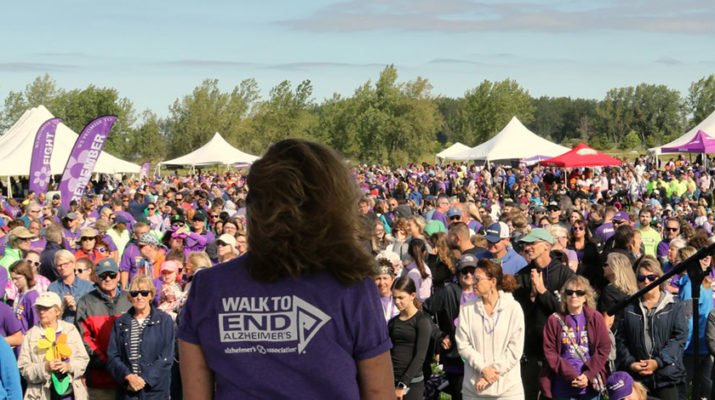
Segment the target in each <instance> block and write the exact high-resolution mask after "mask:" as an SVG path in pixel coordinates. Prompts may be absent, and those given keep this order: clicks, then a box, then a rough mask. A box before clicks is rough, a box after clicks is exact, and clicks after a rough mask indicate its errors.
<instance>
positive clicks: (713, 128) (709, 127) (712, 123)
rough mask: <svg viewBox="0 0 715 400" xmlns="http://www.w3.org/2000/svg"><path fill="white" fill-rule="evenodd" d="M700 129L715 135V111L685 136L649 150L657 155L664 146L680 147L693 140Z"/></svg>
mask: <svg viewBox="0 0 715 400" xmlns="http://www.w3.org/2000/svg"><path fill="white" fill-rule="evenodd" d="M698 131H703V132H705V133H707V134H709V135H711V136H715V112H713V113H712V114H710V115H708V117H707V118H705V119H704V120H702V121H701V122H700V123H699V124H697V125H695V126H694V127H693V129H691V130H689V131H687V132H686V133H685V134H684V135H683V136H681V137H679V138H677V139H675V140H673V141H672V142H670V143H666V144H664V145H661V146H658V147H653V148H651V149H648V151H650V152H651V153H653V154H655V155H656V156H657V155H660V153H661V151H660V149H662V148H663V147H680V146H682V145H684V144H685V143H688V142H689V141H690V140H692V139H693V137H694V136H695V134H696V133H698Z"/></svg>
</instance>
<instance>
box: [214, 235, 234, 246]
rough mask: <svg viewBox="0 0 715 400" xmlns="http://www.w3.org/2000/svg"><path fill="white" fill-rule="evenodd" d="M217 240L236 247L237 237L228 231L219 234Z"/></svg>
mask: <svg viewBox="0 0 715 400" xmlns="http://www.w3.org/2000/svg"><path fill="white" fill-rule="evenodd" d="M216 242H223V243H226V244H228V245H230V246H231V247H236V238H235V237H233V236H231V235H229V234H228V233H224V234H223V235H221V236H219V237H218V239H216Z"/></svg>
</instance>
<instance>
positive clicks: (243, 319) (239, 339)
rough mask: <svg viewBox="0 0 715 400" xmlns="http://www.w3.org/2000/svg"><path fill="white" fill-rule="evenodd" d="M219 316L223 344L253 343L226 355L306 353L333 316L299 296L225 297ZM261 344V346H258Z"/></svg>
mask: <svg viewBox="0 0 715 400" xmlns="http://www.w3.org/2000/svg"><path fill="white" fill-rule="evenodd" d="M221 305H222V307H223V311H224V312H223V313H221V314H219V336H220V341H221V342H222V343H246V344H247V343H250V344H251V345H250V346H248V347H245V346H243V347H234V348H227V349H226V353H258V354H267V353H296V352H297V353H300V354H302V353H305V352H306V347H307V346H308V344H309V343H310V341H311V340H313V338H314V337H315V335H316V334H317V333H318V332H319V331H320V329H321V328H322V327H323V326H325V324H327V323H328V321H330V316H328V315H327V314H325V313H324V312H323V311H322V310H320V309H318V308H317V307H315V306H313V305H312V304H310V303H308V302H306V301H305V300H303V299H301V298H300V297H297V296H277V297H224V298H222V299H221ZM258 343H260V344H258Z"/></svg>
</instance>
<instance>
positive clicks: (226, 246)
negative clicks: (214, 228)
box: [216, 233, 238, 264]
mask: <svg viewBox="0 0 715 400" xmlns="http://www.w3.org/2000/svg"><path fill="white" fill-rule="evenodd" d="M216 252H217V254H218V263H219V264H221V263H225V262H227V261H230V260H233V259H234V258H236V257H238V250H236V238H235V237H233V236H231V235H229V234H227V233H224V234H223V235H221V236H219V238H218V239H217V240H216Z"/></svg>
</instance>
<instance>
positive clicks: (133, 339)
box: [129, 318, 149, 374]
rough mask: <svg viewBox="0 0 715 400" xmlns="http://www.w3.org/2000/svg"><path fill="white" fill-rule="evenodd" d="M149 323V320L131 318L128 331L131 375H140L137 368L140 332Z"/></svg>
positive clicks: (139, 370) (139, 351)
mask: <svg viewBox="0 0 715 400" xmlns="http://www.w3.org/2000/svg"><path fill="white" fill-rule="evenodd" d="M148 322H149V318H144V319H141V320H139V319H136V318H132V327H131V330H130V331H129V363H130V364H131V367H132V373H134V374H140V373H141V372H142V371H141V369H140V368H139V359H140V358H141V344H142V332H144V328H145V327H146V325H147V323H148Z"/></svg>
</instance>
